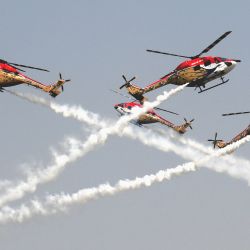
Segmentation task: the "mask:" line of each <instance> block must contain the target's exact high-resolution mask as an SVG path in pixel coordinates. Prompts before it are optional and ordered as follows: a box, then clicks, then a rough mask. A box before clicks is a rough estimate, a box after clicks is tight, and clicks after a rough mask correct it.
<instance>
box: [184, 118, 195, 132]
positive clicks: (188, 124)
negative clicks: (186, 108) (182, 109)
mask: <svg viewBox="0 0 250 250" xmlns="http://www.w3.org/2000/svg"><path fill="white" fill-rule="evenodd" d="M184 121H185V124H186V125H187V126H188V127H189V128H190V129H193V127H192V126H191V123H192V122H193V121H194V119H192V120H190V121H188V120H187V119H186V118H184Z"/></svg>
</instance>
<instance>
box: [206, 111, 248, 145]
mask: <svg viewBox="0 0 250 250" xmlns="http://www.w3.org/2000/svg"><path fill="white" fill-rule="evenodd" d="M249 113H250V112H249V111H247V112H237V113H228V114H222V116H230V115H241V114H249ZM248 135H250V124H249V125H248V126H247V127H246V128H245V129H244V130H243V131H241V132H240V133H239V134H237V135H236V136H235V137H234V138H233V139H231V140H230V141H229V142H225V141H223V140H217V132H216V133H215V138H214V139H209V140H208V141H211V142H213V145H214V148H215V147H216V146H217V147H218V148H224V147H226V146H227V145H230V144H232V143H234V142H237V141H239V140H241V139H243V138H244V137H246V136H248Z"/></svg>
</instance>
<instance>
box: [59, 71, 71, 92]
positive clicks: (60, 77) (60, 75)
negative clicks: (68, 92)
mask: <svg viewBox="0 0 250 250" xmlns="http://www.w3.org/2000/svg"><path fill="white" fill-rule="evenodd" d="M59 79H60V81H63V82H64V83H65V82H70V81H71V80H70V79H67V80H64V79H63V78H62V74H61V73H59ZM61 89H62V92H63V91H64V87H63V85H61Z"/></svg>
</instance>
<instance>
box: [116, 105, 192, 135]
mask: <svg viewBox="0 0 250 250" xmlns="http://www.w3.org/2000/svg"><path fill="white" fill-rule="evenodd" d="M135 107H139V108H142V104H141V103H139V102H137V101H134V102H125V103H119V104H116V105H115V106H114V108H115V109H116V111H117V112H118V113H119V114H120V115H121V116H122V115H128V114H131V110H132V109H133V108H135ZM155 109H158V110H162V111H165V112H169V113H172V114H176V115H178V114H177V113H174V112H171V111H168V110H165V109H161V108H155ZM184 120H185V123H184V124H182V125H179V126H177V125H174V124H173V123H171V122H170V121H168V120H166V119H164V118H163V117H161V116H160V115H158V114H157V113H156V112H155V110H154V109H151V110H149V111H148V112H146V113H145V114H142V115H140V116H139V118H138V119H136V120H133V121H131V122H132V123H133V124H135V125H138V126H140V127H141V126H142V125H144V124H150V123H157V122H159V123H161V124H163V125H165V126H168V127H170V128H172V129H173V130H175V131H176V132H178V133H180V134H184V133H185V132H186V130H187V128H188V127H190V128H191V129H192V127H191V123H192V122H193V120H194V119H192V120H191V121H189V122H188V121H187V120H186V119H184Z"/></svg>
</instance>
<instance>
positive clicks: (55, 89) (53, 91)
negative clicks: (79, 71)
mask: <svg viewBox="0 0 250 250" xmlns="http://www.w3.org/2000/svg"><path fill="white" fill-rule="evenodd" d="M59 76H60V79H59V80H58V81H57V82H56V83H55V84H52V85H50V86H48V89H47V92H48V93H49V94H50V95H51V96H52V97H56V96H58V95H59V94H61V93H62V92H63V90H64V88H63V84H64V83H65V82H69V81H70V79H68V80H64V79H62V75H61V73H59Z"/></svg>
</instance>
